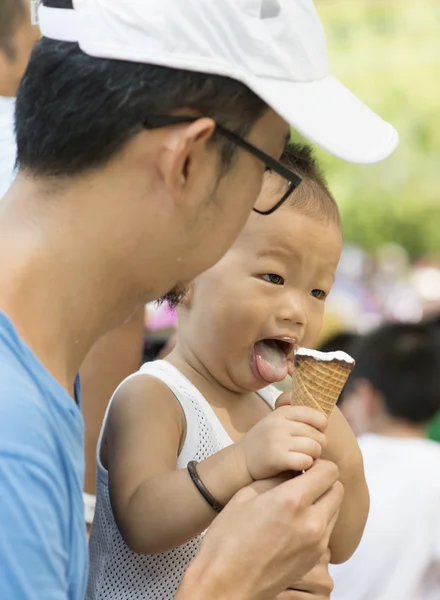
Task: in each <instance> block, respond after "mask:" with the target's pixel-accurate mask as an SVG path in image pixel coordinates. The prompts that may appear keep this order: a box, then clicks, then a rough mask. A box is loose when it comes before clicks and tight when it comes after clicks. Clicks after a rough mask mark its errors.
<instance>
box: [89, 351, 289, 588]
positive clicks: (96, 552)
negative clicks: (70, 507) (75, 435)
mask: <svg viewBox="0 0 440 600" xmlns="http://www.w3.org/2000/svg"><path fill="white" fill-rule="evenodd" d="M142 375H149V376H150V377H156V378H157V379H159V380H160V381H162V382H163V383H164V384H165V385H166V386H167V387H168V388H169V389H170V390H171V391H172V392H173V394H174V396H175V397H176V399H177V400H178V402H179V403H180V405H181V407H182V409H183V412H184V414H185V419H186V439H185V443H184V445H183V448H182V451H181V453H180V455H179V457H178V460H177V463H176V469H182V468H185V467H186V466H187V464H188V463H189V462H190V461H191V460H196V461H201V460H204V459H206V458H208V457H209V456H211V455H212V454H215V453H216V452H218V451H219V450H222V449H223V448H225V447H227V446H229V445H231V444H232V443H233V442H232V440H231V438H230V437H229V435H228V434H227V432H226V430H225V429H224V427H223V426H222V424H221V423H220V421H219V419H218V417H217V415H216V414H215V412H214V411H213V409H212V408H211V406H210V405H209V403H208V401H207V400H206V399H205V398H204V397H203V396H202V394H201V393H200V392H199V390H198V389H197V388H196V387H195V386H194V385H193V384H192V383H191V382H190V381H189V380H188V379H187V378H186V377H185V376H184V375H182V373H181V372H180V371H179V370H178V369H176V368H175V367H173V366H172V365H171V364H169V363H168V362H166V361H154V362H149V363H146V364H145V365H143V366H142V367H141V369H140V370H139V371H138V372H137V373H134V374H133V375H131V376H130V377H129V378H128V379H131V378H133V377H140V376H142ZM128 379H126V380H125V381H127V380H128ZM121 385H123V384H121ZM119 387H120V386H119ZM118 389H119V388H118ZM117 391H118V390H116V392H117ZM116 392H115V394H116ZM115 394H113V397H112V399H111V400H110V403H109V406H108V408H107V412H106V415H105V417H104V422H103V425H102V429H101V434H100V437H99V441H98V447H97V484H96V510H95V518H94V521H93V526H92V535H91V540H90V574H89V583H88V589H87V600H168V599H172V598H174V596H175V594H176V591H177V588H178V586H179V584H180V581H181V579H182V577H183V574H184V572H185V570H186V568H187V567H188V565H189V563H190V562H191V561H192V559H193V558H194V556H195V554H196V552H197V550H198V548H199V546H200V544H201V541H202V537H203V534H201V535H199V536H197V537H196V538H194V539H193V540H191V541H190V542H188V543H186V544H184V545H183V546H179V547H178V548H175V549H174V550H170V551H169V552H164V553H162V554H156V555H141V554H136V553H135V552H132V551H131V550H130V548H128V546H127V545H126V544H125V542H124V540H123V539H122V536H121V534H120V533H119V530H118V527H117V525H116V522H115V519H114V517H113V512H112V508H111V504H110V496H109V488H108V472H107V470H106V469H105V468H104V467H103V465H102V464H101V461H100V450H101V442H102V435H103V431H104V428H105V423H106V420H107V415H108V411H109V408H110V405H111V402H112V400H113V398H114V396H115ZM279 394H280V392H279V390H277V389H276V388H274V387H268V388H265V389H264V390H261V391H260V392H259V395H260V396H261V398H262V399H263V400H265V402H267V404H269V406H270V407H271V408H274V406H275V401H276V399H277V397H278V396H279Z"/></svg>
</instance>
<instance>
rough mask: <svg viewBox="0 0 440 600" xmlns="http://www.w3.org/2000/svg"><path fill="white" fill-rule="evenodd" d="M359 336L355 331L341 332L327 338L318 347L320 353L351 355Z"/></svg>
mask: <svg viewBox="0 0 440 600" xmlns="http://www.w3.org/2000/svg"><path fill="white" fill-rule="evenodd" d="M358 338H359V335H358V334H357V333H355V332H354V331H340V332H338V333H335V334H333V335H331V336H329V337H327V338H326V339H325V340H324V341H323V342H322V343H321V344H320V345H319V347H318V350H319V351H320V352H337V351H338V350H342V352H347V353H348V354H350V352H351V349H352V348H353V346H354V344H355V342H356V340H357V339H358Z"/></svg>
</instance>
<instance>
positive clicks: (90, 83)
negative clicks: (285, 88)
mask: <svg viewBox="0 0 440 600" xmlns="http://www.w3.org/2000/svg"><path fill="white" fill-rule="evenodd" d="M44 5H45V6H48V7H56V8H66V9H67V8H71V7H72V2H71V0H45V2H44ZM179 109H192V110H193V111H196V112H198V113H200V115H203V116H208V117H211V118H212V119H214V120H215V121H217V122H219V123H221V124H222V125H223V126H225V127H227V128H229V129H231V130H233V131H235V132H236V133H238V134H239V135H241V136H245V135H246V134H247V133H248V131H249V130H250V129H251V127H252V125H253V124H254V123H255V122H256V121H257V120H258V119H259V118H260V117H261V116H262V115H263V114H264V112H265V110H266V109H267V105H266V104H265V103H264V102H263V101H262V100H261V99H260V98H259V97H258V96H256V95H255V94H254V93H253V92H251V91H250V90H249V89H248V88H247V87H246V86H245V85H243V84H241V83H239V82H238V81H235V80H233V79H230V78H227V77H220V76H217V75H208V74H205V73H196V72H192V71H185V70H179V69H171V68H167V67H162V66H156V65H150V64H143V63H132V62H126V61H122V60H109V59H102V58H93V57H91V56H88V55H87V54H85V53H83V52H82V51H81V50H80V48H79V46H78V45H77V44H74V43H66V42H58V41H54V40H50V39H46V38H43V39H42V40H40V41H39V42H38V43H37V45H36V47H35V48H34V51H33V53H32V56H31V60H30V63H29V66H28V68H27V71H26V73H25V76H24V78H23V80H22V83H21V86H20V89H19V91H18V97H17V103H16V136H17V164H18V166H19V167H20V168H21V169H26V170H28V171H30V172H31V173H33V174H34V175H37V176H76V175H80V174H81V173H83V172H85V171H87V170H90V169H93V168H95V167H99V166H102V165H103V164H105V163H106V162H107V161H109V160H110V159H111V158H112V157H113V156H114V155H115V154H117V153H118V152H119V151H121V150H122V148H123V147H124V146H125V144H126V143H127V142H128V141H129V140H130V139H132V138H133V136H135V135H136V134H137V133H139V132H141V131H142V123H143V121H144V120H145V118H146V117H147V116H148V115H154V114H169V113H171V112H172V111H176V110H179ZM214 137H215V140H216V141H217V142H219V143H220V140H221V138H220V136H214ZM221 147H222V163H223V166H225V165H228V164H229V163H230V160H231V156H232V154H233V151H234V148H235V147H234V146H233V145H231V143H230V142H227V141H225V142H222V146H221Z"/></svg>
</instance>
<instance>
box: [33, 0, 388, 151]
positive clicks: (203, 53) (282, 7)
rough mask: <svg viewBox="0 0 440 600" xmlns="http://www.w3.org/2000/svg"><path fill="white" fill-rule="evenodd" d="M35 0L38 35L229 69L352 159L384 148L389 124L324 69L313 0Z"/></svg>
mask: <svg viewBox="0 0 440 600" xmlns="http://www.w3.org/2000/svg"><path fill="white" fill-rule="evenodd" d="M73 6H74V10H69V9H59V8H58V9H57V8H49V7H45V6H43V5H41V6H40V7H39V23H40V27H41V32H42V34H43V35H44V36H45V37H49V38H52V39H56V40H61V41H66V42H77V43H78V44H79V46H80V48H81V50H82V51H83V52H85V53H86V54H88V55H90V56H94V57H99V58H110V59H119V60H127V61H131V62H141V63H150V64H155V65H162V66H166V67H171V68H176V69H186V70H190V71H198V72H202V73H209V74H215V75H222V76H226V77H231V78H232V79H236V80H238V81H240V82H242V83H244V84H245V85H246V86H248V87H249V88H250V89H251V90H252V91H253V92H254V93H255V94H257V95H258V96H259V97H260V98H262V99H263V100H264V101H265V102H266V103H267V104H268V105H269V106H270V107H271V108H272V109H273V110H274V111H276V112H277V113H278V114H279V115H280V116H281V117H283V118H284V119H285V120H286V121H287V122H289V123H290V124H291V125H293V126H294V127H295V128H296V129H297V130H298V131H299V132H300V133H302V134H303V135H304V136H306V137H307V138H308V139H309V140H311V141H313V142H315V143H316V144H318V145H319V146H321V147H322V148H324V149H325V150H328V151H329V152H331V153H332V154H334V155H335V156H338V157H339V158H342V159H344V160H347V161H350V162H355V163H373V162H378V161H380V160H382V159H384V158H386V157H387V156H388V155H389V154H391V152H392V151H393V150H394V149H395V148H396V146H397V144H398V139H399V138H398V134H397V131H396V130H395V129H394V128H393V127H392V126H391V125H390V124H389V123H386V122H385V121H383V120H382V119H381V118H380V117H379V116H378V115H376V114H375V113H374V112H373V111H372V110H370V109H369V108H368V107H367V106H366V105H365V104H363V103H362V102H361V101H360V100H359V99H358V98H357V97H356V96H354V95H353V94H352V93H351V92H350V91H349V90H348V89H347V88H346V87H344V86H343V85H342V83H340V82H339V81H338V80H337V79H335V78H334V77H332V75H330V73H329V66H328V57H327V49H326V42H325V36H324V32H323V29H322V27H321V23H320V21H319V18H318V15H317V13H316V10H315V7H314V5H313V2H312V0H73Z"/></svg>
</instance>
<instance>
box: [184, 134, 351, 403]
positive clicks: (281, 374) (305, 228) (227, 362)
mask: <svg viewBox="0 0 440 600" xmlns="http://www.w3.org/2000/svg"><path fill="white" fill-rule="evenodd" d="M281 162H282V164H283V165H285V166H286V167H289V168H291V169H292V170H293V171H294V172H295V173H297V174H298V175H299V176H300V177H302V183H301V185H300V186H299V187H298V188H297V189H296V190H295V191H294V192H293V193H292V195H291V196H290V197H289V199H288V200H287V201H286V202H285V204H284V205H283V206H281V207H280V208H279V209H278V210H277V211H275V212H274V213H272V214H270V215H268V216H261V215H258V214H252V215H251V217H250V218H249V220H248V222H247V223H246V225H245V227H244V229H243V231H242V232H241V234H240V235H239V237H238V239H237V240H236V242H235V243H234V244H233V246H232V248H231V249H230V250H229V251H228V252H227V254H226V255H225V256H224V257H223V258H222V259H221V260H220V261H219V262H218V263H217V264H216V265H215V266H214V267H212V268H211V269H210V270H208V271H206V272H205V273H202V274H201V275H200V276H199V277H197V278H196V280H195V281H194V283H193V284H192V285H191V286H190V288H189V290H188V292H187V294H186V296H185V297H184V299H183V303H182V306H181V308H180V309H179V318H180V321H179V325H180V329H179V330H180V337H179V341H181V342H182V348H183V349H184V348H186V349H187V352H188V349H189V350H190V352H188V353H187V355H188V356H192V357H196V359H198V360H199V361H200V363H201V364H202V365H203V366H204V367H205V368H206V369H207V371H208V372H209V373H210V374H211V375H212V376H213V377H214V378H215V379H217V381H219V382H221V384H222V385H223V386H225V387H228V388H230V389H232V390H234V391H243V390H244V391H246V390H255V389H259V388H261V387H264V386H265V385H268V384H270V383H274V382H276V381H282V380H283V379H284V378H285V377H286V375H287V356H288V354H289V353H290V352H291V350H292V347H293V344H294V342H297V343H298V344H300V345H303V346H308V347H311V346H313V344H314V343H315V342H316V339H317V337H318V335H319V331H320V328H321V324H322V319H323V315H324V308H325V300H326V297H327V295H328V294H329V293H330V291H331V288H332V285H333V279H334V275H335V271H336V267H337V264H338V261H339V257H340V253H341V247H342V238H341V228H340V219H339V212H338V208H337V206H336V203H335V201H334V199H333V198H332V196H331V195H330V193H329V191H328V189H327V186H326V183H325V180H324V178H323V176H322V175H321V173H320V171H319V169H318V167H317V164H316V162H315V161H314V159H313V157H312V155H311V152H310V149H309V148H308V147H307V146H301V145H292V146H289V147H288V148H287V149H286V150H285V152H284V153H283V156H282V158H281ZM283 186H284V183H283V182H282V180H281V179H280V177H279V175H277V174H274V173H271V172H268V173H266V176H265V180H264V184H263V189H262V192H261V195H260V198H259V200H258V202H257V204H258V205H265V204H266V205H268V206H269V205H273V204H274V202H276V199H277V198H279V197H280V196H281V195H282V193H283Z"/></svg>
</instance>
